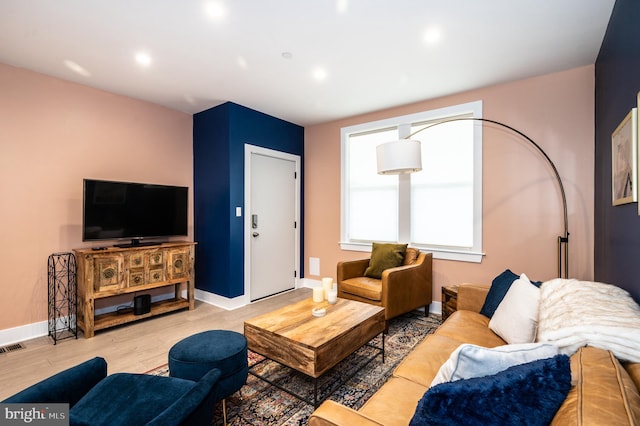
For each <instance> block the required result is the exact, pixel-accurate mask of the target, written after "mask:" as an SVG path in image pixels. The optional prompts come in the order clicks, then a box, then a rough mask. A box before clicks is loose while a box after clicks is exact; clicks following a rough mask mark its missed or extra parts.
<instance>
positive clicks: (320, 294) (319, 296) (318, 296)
mask: <svg viewBox="0 0 640 426" xmlns="http://www.w3.org/2000/svg"><path fill="white" fill-rule="evenodd" d="M323 300H324V288H322V287H314V288H313V301H314V302H316V303H318V302H322V301H323Z"/></svg>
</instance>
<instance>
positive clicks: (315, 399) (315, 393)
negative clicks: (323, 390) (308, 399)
mask: <svg viewBox="0 0 640 426" xmlns="http://www.w3.org/2000/svg"><path fill="white" fill-rule="evenodd" d="M313 408H314V409H315V408H318V379H317V378H314V379H313Z"/></svg>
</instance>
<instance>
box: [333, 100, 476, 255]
mask: <svg viewBox="0 0 640 426" xmlns="http://www.w3.org/2000/svg"><path fill="white" fill-rule="evenodd" d="M460 116H469V117H473V118H482V101H473V102H468V103H464V104H459V105H452V106H449V107H444V108H438V109H434V110H429V111H423V112H418V113H413V114H407V115H402V116H397V117H391V118H386V119H382V120H377V121H372V122H368V123H361V124H356V125H353V126H348V127H343V128H342V129H340V140H341V168H340V172H341V179H340V190H341V195H340V248H341V249H342V250H350V251H362V252H368V251H371V245H372V241H350V240H349V239H348V237H347V236H348V235H349V228H348V225H349V224H348V211H347V206H348V197H349V188H348V187H347V185H348V182H347V178H346V177H347V176H348V174H347V172H348V165H349V160H350V159H349V158H348V149H347V148H348V139H349V136H350V135H352V134H359V133H365V132H370V131H377V130H382V129H389V128H397V129H398V138H399V139H403V138H406V137H407V136H408V135H409V134H410V129H411V126H412V125H415V124H419V123H425V122H429V121H439V120H445V121H446V119H447V118H453V117H460ZM473 123H474V126H473V139H474V143H473V164H474V171H473V210H474V211H473V222H474V223H473V246H472V247H470V248H464V247H443V246H434V245H424V244H412V243H409V244H410V245H411V246H412V247H416V248H419V249H421V250H423V251H428V252H432V253H433V256H434V258H436V259H446V260H457V261H465V262H474V263H479V262H481V261H482V257H483V256H484V253H483V251H482V122H480V121H477V122H473ZM412 139H417V140H420V141H421V142H424V141H423V140H422V139H421V138H420V134H417V135H416V136H415V137H412ZM389 178H390V179H393V176H389ZM396 178H397V179H398V240H399V241H402V242H407V241H410V237H411V229H410V227H411V175H396Z"/></svg>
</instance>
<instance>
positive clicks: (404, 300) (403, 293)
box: [337, 248, 433, 321]
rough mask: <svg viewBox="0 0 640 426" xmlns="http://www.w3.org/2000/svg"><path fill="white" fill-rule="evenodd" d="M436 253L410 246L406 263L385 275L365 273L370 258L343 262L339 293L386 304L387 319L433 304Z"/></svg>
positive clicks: (362, 300)
mask: <svg viewBox="0 0 640 426" xmlns="http://www.w3.org/2000/svg"><path fill="white" fill-rule="evenodd" d="M432 260H433V254H432V253H421V252H420V251H419V250H417V249H415V248H408V249H407V251H406V254H405V261H404V264H403V265H402V266H398V267H396V268H389V269H386V270H385V271H384V272H383V273H382V278H381V279H376V278H369V277H365V276H364V271H365V270H366V269H367V267H368V266H369V259H360V260H353V261H347V262H339V263H338V267H337V276H338V281H337V283H338V297H340V298H344V299H351V300H356V301H358V302H364V303H369V304H373V305H377V306H382V307H384V308H385V310H384V316H385V318H384V319H385V320H387V321H388V320H389V319H391V318H394V317H397V316H398V315H401V314H404V313H407V312H410V311H412V310H414V309H417V308H422V307H425V312H429V305H430V304H431V301H432V300H431V294H432V291H431V282H432V271H431V268H432Z"/></svg>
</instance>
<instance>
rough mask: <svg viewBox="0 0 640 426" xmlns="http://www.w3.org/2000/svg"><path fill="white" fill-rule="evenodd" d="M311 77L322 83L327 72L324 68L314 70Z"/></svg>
mask: <svg viewBox="0 0 640 426" xmlns="http://www.w3.org/2000/svg"><path fill="white" fill-rule="evenodd" d="M311 75H312V76H313V78H314V79H315V80H316V81H324V80H326V78H327V71H326V70H325V69H324V68H316V69H314V70H313V72H312V73H311Z"/></svg>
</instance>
